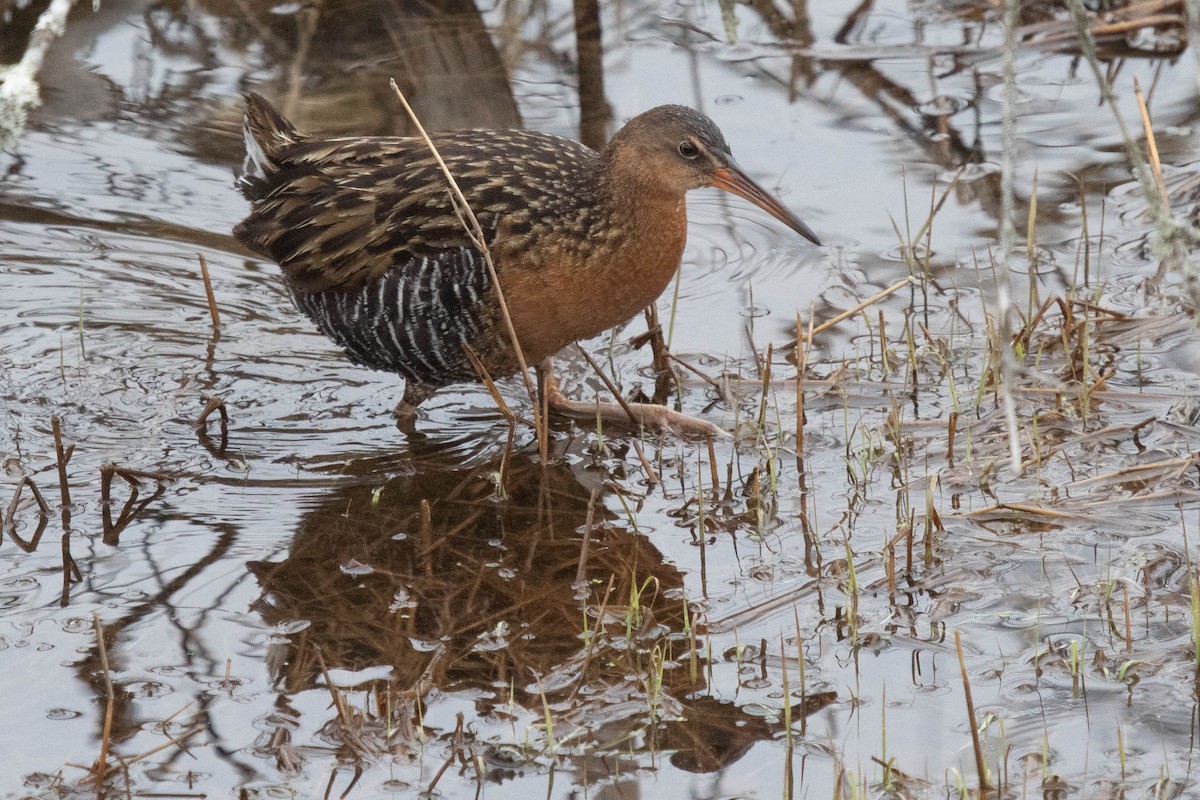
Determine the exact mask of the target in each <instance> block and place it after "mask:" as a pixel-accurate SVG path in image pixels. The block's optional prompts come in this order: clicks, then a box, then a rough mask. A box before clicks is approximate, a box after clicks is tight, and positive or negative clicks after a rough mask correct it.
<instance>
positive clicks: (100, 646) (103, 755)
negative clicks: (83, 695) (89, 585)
mask: <svg viewBox="0 0 1200 800" xmlns="http://www.w3.org/2000/svg"><path fill="white" fill-rule="evenodd" d="M92 628H93V629H94V630H95V631H96V649H97V651H98V654H99V656H100V670H101V674H102V675H103V676H104V696H105V704H104V705H105V708H104V732H103V734H102V735H101V737H100V758H99V760H97V761H96V767H95V770H96V785H97V786H103V785H104V778H105V776H106V774H107V772H108V748H109V743H110V741H111V738H112V722H113V706H114V705H115V704H116V695H115V693H114V692H113V685H112V673H111V672H110V671H109V668H108V650H107V649H106V648H105V646H104V626H103V625H101V624H100V617H99V615H98V614H96V612H95V611H93V612H92Z"/></svg>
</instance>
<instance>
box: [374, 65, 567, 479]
mask: <svg viewBox="0 0 1200 800" xmlns="http://www.w3.org/2000/svg"><path fill="white" fill-rule="evenodd" d="M390 83H391V85H392V91H394V92H395V93H396V97H398V98H400V105H402V106H404V110H405V111H406V112H407V113H408V116H409V119H411V120H412V122H413V125H414V126H416V129H417V132H418V133H420V134H421V138H422V139H423V140H424V141H425V145H426V146H427V147H428V148H429V151H430V152H431V153H433V158H434V160H435V161H437V164H438V167H439V168H440V169H441V171H442V175H443V176H444V177H445V178H446V183H448V184H449V185H450V190H451V192H452V194H453V196H454V199H455V201H456V204H457V205H458V207H459V209H461V211H462V213H463V214H465V215H466V217H467V221H468V222H470V224H469V225H467V224H465V223H464V225H463V227H464V228H465V229H466V231H467V235H468V236H469V237H470V238H471V240H472V244H474V245H475V246H476V247H477V248H479V252H481V253H482V254H483V262H484V263H485V264H486V265H487V270H488V277H489V278H491V281H492V285H493V286H495V287H496V299H497V300H498V301H499V303H500V316H501V317H503V318H504V327H505V330H507V331H508V338H509V341H510V342H511V344H512V348H513V352H514V353H515V354H516V356H517V364H519V365H520V367H521V379H522V380H523V381H525V391H527V392H529V399H530V401H531V402H532V403H533V421H534V423H535V425H536V427H537V434H538V448H539V450H540V451H541V455H542V459H543V461H544V460H545V458H546V455H547V453H548V443H547V434H548V431H547V429H546V426H545V425H544V423H543V414H542V409H541V405H540V404H539V403H538V396H537V389H536V388H535V387H534V385H533V380H532V379H530V377H529V365H528V364H526V363H525V353H524V351H522V350H521V343H520V342H519V341H518V340H517V330H516V328H514V327H513V321H512V316H510V315H509V313H508V302H507V301H506V300H505V299H504V290H503V289H502V288H501V286H500V278H499V277H498V276H497V275H496V264H495V263H494V262H493V261H492V253H491V251H490V250H489V249H488V246H487V242H486V241H485V239H484V235H483V226H482V225H480V224H479V220H478V219H477V218H476V217H475V212H474V211H472V210H471V205H470V204H469V203H468V202H467V197H466V195H464V194H463V191H462V189H460V188H459V186H458V181H456V180H454V176H453V175H451V174H450V168H449V167H447V166H446V162H445V161H443V160H442V154H441V153H439V152H438V149H437V145H435V144H434V143H433V139H430V138H429V134H428V133H426V132H425V126H424V125H422V124H421V120H419V119H418V118H417V113H416V112H415V111H413V110H412V106H410V105H409V104H408V100H407V99H406V98H405V97H404V92H402V91H400V87H399V86H397V85H396V80H395V79H394V78H392V79H391V80H390Z"/></svg>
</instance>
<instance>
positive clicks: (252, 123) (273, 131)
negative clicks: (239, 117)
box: [238, 92, 304, 200]
mask: <svg viewBox="0 0 1200 800" xmlns="http://www.w3.org/2000/svg"><path fill="white" fill-rule="evenodd" d="M245 98H246V118H245V120H244V122H243V123H242V136H243V138H244V139H245V140H246V160H245V161H243V162H242V174H241V176H240V177H239V178H238V187H239V188H240V189H241V190H242V194H244V195H246V197H247V198H249V199H251V200H253V199H254V195H255V194H256V193H257V189H258V187H259V186H260V185H261V182H262V180H263V179H264V178H267V177H269V176H270V175H272V174H273V173H275V172H276V171H277V170H278V169H279V164H278V162H277V160H276V158H277V156H278V154H279V151H280V150H281V149H283V148H284V147H286V146H288V145H291V144H295V143H296V142H299V141H301V140H302V139H303V138H304V135H303V134H302V133H300V131H298V130H296V126H295V125H293V124H292V123H291V122H290V121H288V119H287V118H286V117H284V116H283V114H280V113H279V111H278V110H277V109H276V108H275V106H273V105H271V104H270V103H269V102H267V99H266V98H265V97H263V96H262V95H260V94H257V93H256V92H246V95H245Z"/></svg>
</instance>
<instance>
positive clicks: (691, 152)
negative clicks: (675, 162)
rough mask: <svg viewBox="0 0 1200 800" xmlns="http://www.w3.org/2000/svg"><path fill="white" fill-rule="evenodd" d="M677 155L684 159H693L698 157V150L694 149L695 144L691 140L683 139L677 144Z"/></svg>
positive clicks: (697, 148)
mask: <svg viewBox="0 0 1200 800" xmlns="http://www.w3.org/2000/svg"><path fill="white" fill-rule="evenodd" d="M679 155H681V156H683V157H684V158H695V157H696V156H698V155H700V148H699V147H696V143H695V142H693V141H692V140H691V139H685V140H684V141H682V142H680V143H679Z"/></svg>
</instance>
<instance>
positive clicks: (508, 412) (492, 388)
mask: <svg viewBox="0 0 1200 800" xmlns="http://www.w3.org/2000/svg"><path fill="white" fill-rule="evenodd" d="M463 352H464V353H465V354H466V356H467V360H468V361H470V362H471V368H472V369H474V370H475V374H476V375H478V376H479V380H480V382H481V383H482V384H483V386H484V388H485V389H487V391H488V394H490V395H491V396H492V400H493V402H495V403H496V406H497V407H498V408H499V409H500V413H501V414H502V415H503V416H504V418H505V419H507V420H508V421H509V422H523V423H525V424H526V425H528V426H530V427H531V428H533V429H534V430H535V431H536V430H537V424H536V423H533V422H530V421H529V420H527V419H525V418H524V417H521V416H518V415H517V414H516V412H514V411H513V410H512V409H511V408H510V407H509V405H508V403H506V402H505V401H504V397H503V396H502V395H501V394H500V390H499V389H497V388H496V382H495V381H493V380H492V376H491V373H489V372H488V370H487V367H485V366H484V365H483V361H482V360H480V358H479V355H478V354H477V353H476V352H475V348H473V347H471V345H469V344H467V343H466V342H464V343H463Z"/></svg>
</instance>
